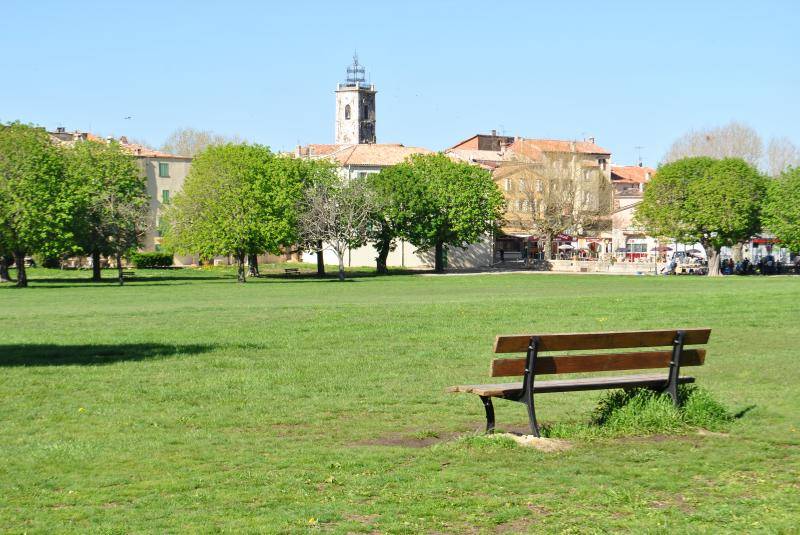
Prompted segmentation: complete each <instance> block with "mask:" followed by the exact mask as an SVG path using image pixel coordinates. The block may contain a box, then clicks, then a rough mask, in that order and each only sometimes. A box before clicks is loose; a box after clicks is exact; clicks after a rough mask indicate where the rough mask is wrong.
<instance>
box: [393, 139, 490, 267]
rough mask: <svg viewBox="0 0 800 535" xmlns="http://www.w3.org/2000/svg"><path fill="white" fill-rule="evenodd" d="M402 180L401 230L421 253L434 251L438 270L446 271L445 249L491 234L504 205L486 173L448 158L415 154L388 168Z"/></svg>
mask: <svg viewBox="0 0 800 535" xmlns="http://www.w3.org/2000/svg"><path fill="white" fill-rule="evenodd" d="M385 171H386V172H387V174H390V175H389V176H391V177H394V178H395V179H397V180H398V181H401V182H402V184H403V186H402V188H397V191H396V192H395V193H396V195H395V197H394V198H393V200H392V202H393V203H395V206H397V207H400V208H401V209H397V210H395V211H394V212H393V213H392V223H393V224H394V225H395V228H396V229H397V232H398V233H399V234H400V235H401V236H403V237H404V238H405V239H407V240H408V241H409V242H411V243H412V244H414V245H415V246H416V247H417V248H418V249H420V250H422V251H427V250H431V249H433V250H434V270H435V271H436V272H437V273H441V272H442V271H444V252H445V248H446V247H447V246H455V247H466V246H467V245H469V244H471V243H476V242H478V241H480V240H481V238H482V237H484V236H485V235H486V233H488V232H490V231H493V230H494V229H495V228H496V226H497V222H498V221H500V220H501V219H502V217H503V208H504V206H505V202H504V200H503V194H502V193H501V192H500V190H499V189H497V186H496V185H495V183H494V182H493V181H492V177H491V175H490V173H489V172H488V171H486V170H485V169H482V168H480V167H478V166H475V165H470V164H468V163H464V162H455V161H453V160H451V159H450V158H448V157H447V156H445V155H444V154H424V155H422V154H416V155H413V156H411V157H410V158H409V159H408V160H407V161H405V162H403V163H400V164H397V165H395V166H394V169H393V170H391V171H389V170H385Z"/></svg>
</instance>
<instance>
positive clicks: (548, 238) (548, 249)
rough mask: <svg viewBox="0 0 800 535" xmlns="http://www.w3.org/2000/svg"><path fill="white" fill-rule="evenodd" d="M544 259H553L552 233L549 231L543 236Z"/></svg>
mask: <svg viewBox="0 0 800 535" xmlns="http://www.w3.org/2000/svg"><path fill="white" fill-rule="evenodd" d="M544 259H545V260H553V235H552V234H549V233H548V234H545V237H544Z"/></svg>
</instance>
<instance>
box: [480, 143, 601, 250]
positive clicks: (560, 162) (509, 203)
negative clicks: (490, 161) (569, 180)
mask: <svg viewBox="0 0 800 535" xmlns="http://www.w3.org/2000/svg"><path fill="white" fill-rule="evenodd" d="M543 158H544V161H543V162H542V163H541V164H538V166H541V167H544V166H557V167H558V169H560V170H561V172H563V173H565V175H566V176H571V177H573V179H575V181H576V183H577V184H578V187H579V188H581V189H580V190H579V191H578V192H577V195H576V201H577V199H578V198H580V197H579V196H581V195H583V194H584V193H588V194H589V195H590V197H589V199H590V200H591V206H592V208H594V209H596V208H599V207H600V206H601V205H602V206H605V207H606V210H608V209H610V207H611V202H612V199H611V195H612V186H611V162H610V159H607V160H606V163H605V168H603V166H601V165H599V164H596V162H598V159H599V158H608V157H607V156H605V155H596V154H583V153H565V154H561V153H546V154H545V155H544V156H543ZM588 162H592V163H594V164H595V165H587V163H588ZM536 169H537V164H532V166H526V165H519V163H518V162H515V161H509V162H507V163H504V164H501V165H500V167H498V168H497V169H496V170H495V171H494V173H493V174H492V177H493V179H494V181H495V183H496V184H497V187H499V188H500V191H502V192H503V196H504V197H505V200H506V215H505V218H506V226H504V227H503V229H502V230H503V232H505V233H506V234H520V233H527V232H530V223H527V224H526V220H528V221H530V218H531V212H530V208H529V204H528V203H527V202H526V201H528V200H529V197H530V194H531V193H534V194H535V196H536V200H537V201H539V200H540V198H541V197H540V196H539V195H536V192H537V191H538V188H537V184H536V181H537V180H538V179H537V176H536V175H537V171H536ZM601 185H602V188H601ZM584 188H585V189H584ZM520 202H522V203H523V204H522V205H520ZM606 226H608V224H607V223H606ZM601 230H603V228H602V226H601V228H598V229H593V230H592V231H588V232H585V234H588V235H599V232H600V231H601Z"/></svg>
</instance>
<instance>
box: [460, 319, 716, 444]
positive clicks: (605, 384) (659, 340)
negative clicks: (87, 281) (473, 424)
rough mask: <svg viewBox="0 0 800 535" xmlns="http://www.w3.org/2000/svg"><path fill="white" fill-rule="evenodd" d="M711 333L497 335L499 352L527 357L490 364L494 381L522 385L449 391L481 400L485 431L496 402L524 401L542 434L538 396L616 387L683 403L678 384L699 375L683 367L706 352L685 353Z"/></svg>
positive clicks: (699, 361)
mask: <svg viewBox="0 0 800 535" xmlns="http://www.w3.org/2000/svg"><path fill="white" fill-rule="evenodd" d="M710 335H711V329H684V330H674V331H673V330H665V331H630V332H599V333H575V334H541V335H537V334H534V335H531V334H524V335H512V336H498V337H497V338H496V340H495V343H494V352H495V353H525V354H526V355H525V358H500V359H494V360H493V361H492V363H491V370H490V375H491V376H492V377H513V376H520V375H521V376H522V382H517V383H500V384H485V385H460V386H452V387H450V388H448V391H449V392H469V393H472V394H477V395H478V396H480V398H481V401H483V406H484V408H485V410H486V432H487V433H491V432H493V431H494V425H495V422H494V407H493V406H492V398H502V399H508V400H511V401H518V402H520V403H523V404H524V405H525V406H526V407H527V409H528V420H529V422H530V428H531V432H532V433H533V434H534V435H535V436H537V437H538V436H540V434H539V424H538V423H537V421H536V410H535V407H534V403H533V395H534V394H546V393H550V392H574V391H579V390H605V389H612V388H637V387H643V388H651V389H653V390H660V391H664V392H668V393H669V395H670V396H671V397H672V400H673V401H674V402H675V404H676V405H677V404H678V384H682V383H693V382H694V377H688V376H681V375H680V369H681V366H700V365H702V364H703V363H704V362H705V357H706V351H705V350H704V349H684V346H687V345H701V344H706V343H707V342H708V338H709V336H710ZM664 346H672V347H671V349H669V350H663V349H662V350H650V351H637V352H631V351H628V352H615V353H590V354H582V355H553V356H544V357H543V356H541V355H540V353H541V352H544V351H573V350H580V351H583V350H594V349H629V348H642V347H648V348H656V347H664ZM654 368H669V371H668V373H667V374H666V375H665V374H663V373H659V374H648V375H620V376H614V377H609V376H596V377H588V378H580V379H559V380H552V381H535V379H536V377H537V376H539V375H546V374H561V373H587V372H608V371H621V370H645V369H654Z"/></svg>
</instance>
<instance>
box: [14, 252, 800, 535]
mask: <svg viewBox="0 0 800 535" xmlns="http://www.w3.org/2000/svg"><path fill="white" fill-rule="evenodd" d="M309 269H310V268H309ZM267 271H269V269H268V270H267ZM273 271H275V272H280V271H279V268H277V267H276V268H275V269H274V270H273ZM87 276H88V275H87V274H86V273H83V272H81V273H78V274H76V273H74V272H73V273H63V272H58V271H47V270H32V272H31V287H30V288H28V289H23V290H19V289H15V288H12V287H10V285H8V284H6V285H2V286H0V368H2V369H1V370H0V373H2V379H0V426H2V433H0V531H3V532H19V533H21V532H28V533H31V532H54V531H56V532H61V531H67V532H79V533H86V532H94V531H100V532H120V533H123V532H125V533H129V532H156V533H165V532H171V533H175V532H185V531H190V532H254V531H255V532H296V531H305V530H323V531H324V530H328V531H333V532H341V533H346V532H373V531H378V532H407V533H419V532H445V533H447V532H454V533H455V532H458V533H461V532H465V531H469V532H487V533H491V532H495V531H499V532H503V531H506V532H528V531H529V532H541V531H561V530H566V531H571V532H595V531H619V530H629V531H636V532H641V531H645V532H664V533H666V532H697V531H700V532H709V533H719V532H743V531H748V532H750V531H755V532H759V531H760V532H786V533H789V532H795V533H796V532H797V529H798V522H799V521H800V483H799V482H800V394H798V392H800V365H799V364H800V360H799V359H798V353H799V352H800V350H799V349H798V348H799V347H800V343H799V342H798V340H799V339H800V325H798V317H799V313H800V278H792V277H761V278H760V277H749V278H738V277H727V278H719V279H707V278H703V277H671V278H654V277H610V276H591V275H589V276H570V275H529V274H510V275H499V276H498V275H481V276H458V277H451V276H446V277H429V276H414V275H393V276H389V277H369V276H362V277H358V278H355V279H352V280H349V281H347V282H344V283H339V282H336V281H334V280H316V279H312V278H303V277H300V278H290V279H284V278H282V277H271V278H262V279H259V280H252V281H250V282H248V283H247V284H244V285H242V284H237V283H236V282H235V281H234V274H233V272H232V271H223V270H177V271H152V272H145V271H143V270H139V271H137V279H136V280H134V281H133V282H131V283H129V284H126V285H125V286H124V287H118V286H114V285H113V284H112V283H110V282H109V283H100V284H91V283H89V282H84V281H83V280H81V279H79V278H80V277H87ZM107 276H108V277H112V276H113V274H112V272H107ZM76 277H78V279H76ZM681 326H708V327H711V328H712V329H713V332H712V335H711V341H710V344H709V347H708V349H709V354H708V357H707V360H706V365H705V366H703V367H700V368H693V369H690V371H691V373H692V374H693V375H695V376H697V377H698V383H699V384H700V385H702V386H704V387H705V388H707V389H708V390H709V391H710V392H711V393H712V394H713V396H714V397H715V398H716V399H717V400H719V401H721V402H722V403H724V404H725V405H726V406H727V407H728V408H729V409H730V410H731V411H732V412H738V413H743V414H742V415H741V417H739V418H737V419H736V420H735V421H734V422H733V423H732V424H730V427H729V429H728V432H727V433H720V434H713V433H703V434H700V433H696V432H694V431H693V432H691V433H688V434H685V435H682V436H651V437H623V438H604V439H594V440H590V439H586V438H583V439H575V440H573V442H574V446H573V447H572V449H569V450H567V451H563V452H560V453H544V452H540V451H536V450H533V449H529V448H522V447H518V446H513V447H512V446H510V445H509V444H508V443H507V442H504V441H487V440H475V439H471V440H470V439H463V438H459V436H462V435H469V434H470V433H475V432H476V431H478V430H480V429H481V428H482V426H483V409H482V406H481V405H480V402H479V400H478V399H477V398H476V397H475V396H471V395H454V394H446V393H445V392H444V389H445V388H446V387H447V386H449V385H453V384H459V383H465V382H483V381H486V380H488V376H487V372H488V365H489V360H490V359H491V358H492V353H491V348H492V342H493V340H494V336H495V335H496V334H500V333H519V332H532V331H536V332H552V331H556V332H571V331H596V330H623V329H624V330H630V329H648V328H674V327H681ZM601 395H602V394H601V393H597V392H594V393H592V392H589V393H568V394H551V395H545V396H540V397H538V398H537V410H538V413H539V417H540V421H542V422H544V423H545V424H548V423H549V424H553V423H558V424H571V423H581V422H586V421H588V419H589V417H590V415H591V413H592V410H593V409H594V408H595V406H596V403H597V400H598V398H599V397H600V396H601ZM495 406H496V410H497V418H498V426H499V428H500V429H517V430H524V429H525V425H526V423H527V419H526V417H525V411H524V407H523V406H522V405H519V404H516V403H510V402H503V401H498V402H497V403H496V404H495Z"/></svg>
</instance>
